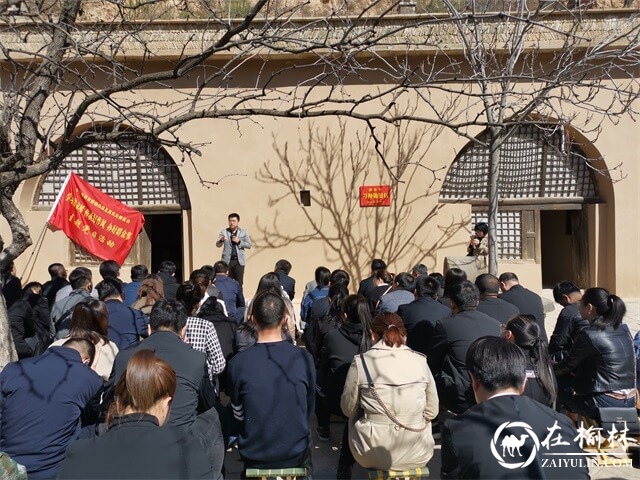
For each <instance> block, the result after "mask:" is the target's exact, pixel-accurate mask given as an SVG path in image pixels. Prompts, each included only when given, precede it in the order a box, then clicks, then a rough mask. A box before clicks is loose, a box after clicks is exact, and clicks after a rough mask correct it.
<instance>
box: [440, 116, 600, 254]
mask: <svg viewBox="0 0 640 480" xmlns="http://www.w3.org/2000/svg"><path fill="white" fill-rule="evenodd" d="M487 136H488V133H487V132H486V131H485V132H483V133H482V134H481V135H480V136H479V137H478V141H479V142H469V143H468V144H467V145H466V146H465V148H463V149H462V151H461V152H460V153H459V154H458V156H457V157H456V159H455V160H454V162H453V163H452V165H451V167H450V169H449V171H448V172H447V176H446V178H445V180H444V184H443V186H442V189H441V191H440V201H441V202H445V203H457V202H464V203H470V204H471V205H472V218H471V224H474V223H475V222H478V221H486V219H487V209H488V198H489V149H488V148H487V147H485V146H484V145H483V144H486V141H487ZM498 185H499V186H498V196H499V201H500V210H499V222H498V225H497V233H498V239H497V240H498V247H499V256H500V258H509V259H516V258H529V259H533V258H537V257H538V255H539V252H537V251H536V249H535V244H536V242H535V235H536V231H537V230H538V228H537V225H538V223H539V214H538V213H537V211H539V210H540V209H543V208H559V209H566V210H571V209H579V208H581V205H582V204H583V203H590V202H597V201H598V194H597V190H596V182H595V179H594V172H593V169H592V168H590V166H589V162H588V159H587V157H586V155H585V154H584V152H583V151H582V149H581V148H580V146H579V145H577V144H576V143H575V142H574V141H573V140H572V139H571V137H570V136H569V135H568V134H567V132H566V129H565V128H564V127H563V126H560V125H556V124H539V125H523V126H522V127H520V128H519V129H518V130H517V131H516V132H515V133H514V134H513V135H512V136H511V137H510V138H509V139H508V140H507V141H506V142H505V143H504V144H503V146H502V148H501V151H500V178H499V182H498Z"/></svg>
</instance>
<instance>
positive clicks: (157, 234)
mask: <svg viewBox="0 0 640 480" xmlns="http://www.w3.org/2000/svg"><path fill="white" fill-rule="evenodd" d="M144 217H145V224H144V230H145V233H146V236H147V237H148V239H149V244H150V246H151V265H150V266H151V271H152V272H154V273H155V272H157V271H158V268H160V264H161V263H162V262H164V261H165V260H170V261H172V262H173V263H175V264H176V280H177V281H178V283H180V282H181V281H182V278H183V277H182V275H183V270H184V264H183V257H184V255H183V245H182V214H181V213H163V214H146V215H145V216H144Z"/></svg>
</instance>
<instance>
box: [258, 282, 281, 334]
mask: <svg viewBox="0 0 640 480" xmlns="http://www.w3.org/2000/svg"><path fill="white" fill-rule="evenodd" d="M286 308H287V307H286V305H285V303H284V300H283V299H282V295H278V294H277V293H275V292H272V291H269V290H267V291H265V292H262V293H259V294H258V295H257V296H256V297H255V298H254V299H253V300H252V302H251V315H252V317H253V321H254V322H255V324H256V326H257V327H258V330H269V329H272V328H276V327H277V326H278V325H279V324H280V322H281V321H282V319H283V318H284V314H285V312H286Z"/></svg>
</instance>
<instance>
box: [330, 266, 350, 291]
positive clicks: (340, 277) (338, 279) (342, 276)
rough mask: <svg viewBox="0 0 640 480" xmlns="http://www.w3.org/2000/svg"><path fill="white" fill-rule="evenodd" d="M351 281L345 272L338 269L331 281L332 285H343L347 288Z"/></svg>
mask: <svg viewBox="0 0 640 480" xmlns="http://www.w3.org/2000/svg"><path fill="white" fill-rule="evenodd" d="M350 281H351V277H350V276H349V274H348V273H347V272H346V271H345V270H340V269H338V270H334V271H333V272H331V279H330V280H329V282H330V283H331V285H335V284H337V283H342V284H343V285H344V286H345V287H348V286H349V282H350Z"/></svg>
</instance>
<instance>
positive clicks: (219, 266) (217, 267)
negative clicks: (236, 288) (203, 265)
mask: <svg viewBox="0 0 640 480" xmlns="http://www.w3.org/2000/svg"><path fill="white" fill-rule="evenodd" d="M213 271H214V272H215V273H216V275H217V274H219V273H227V272H228V271H229V265H227V262H224V261H222V260H219V261H217V262H216V263H214V264H213Z"/></svg>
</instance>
